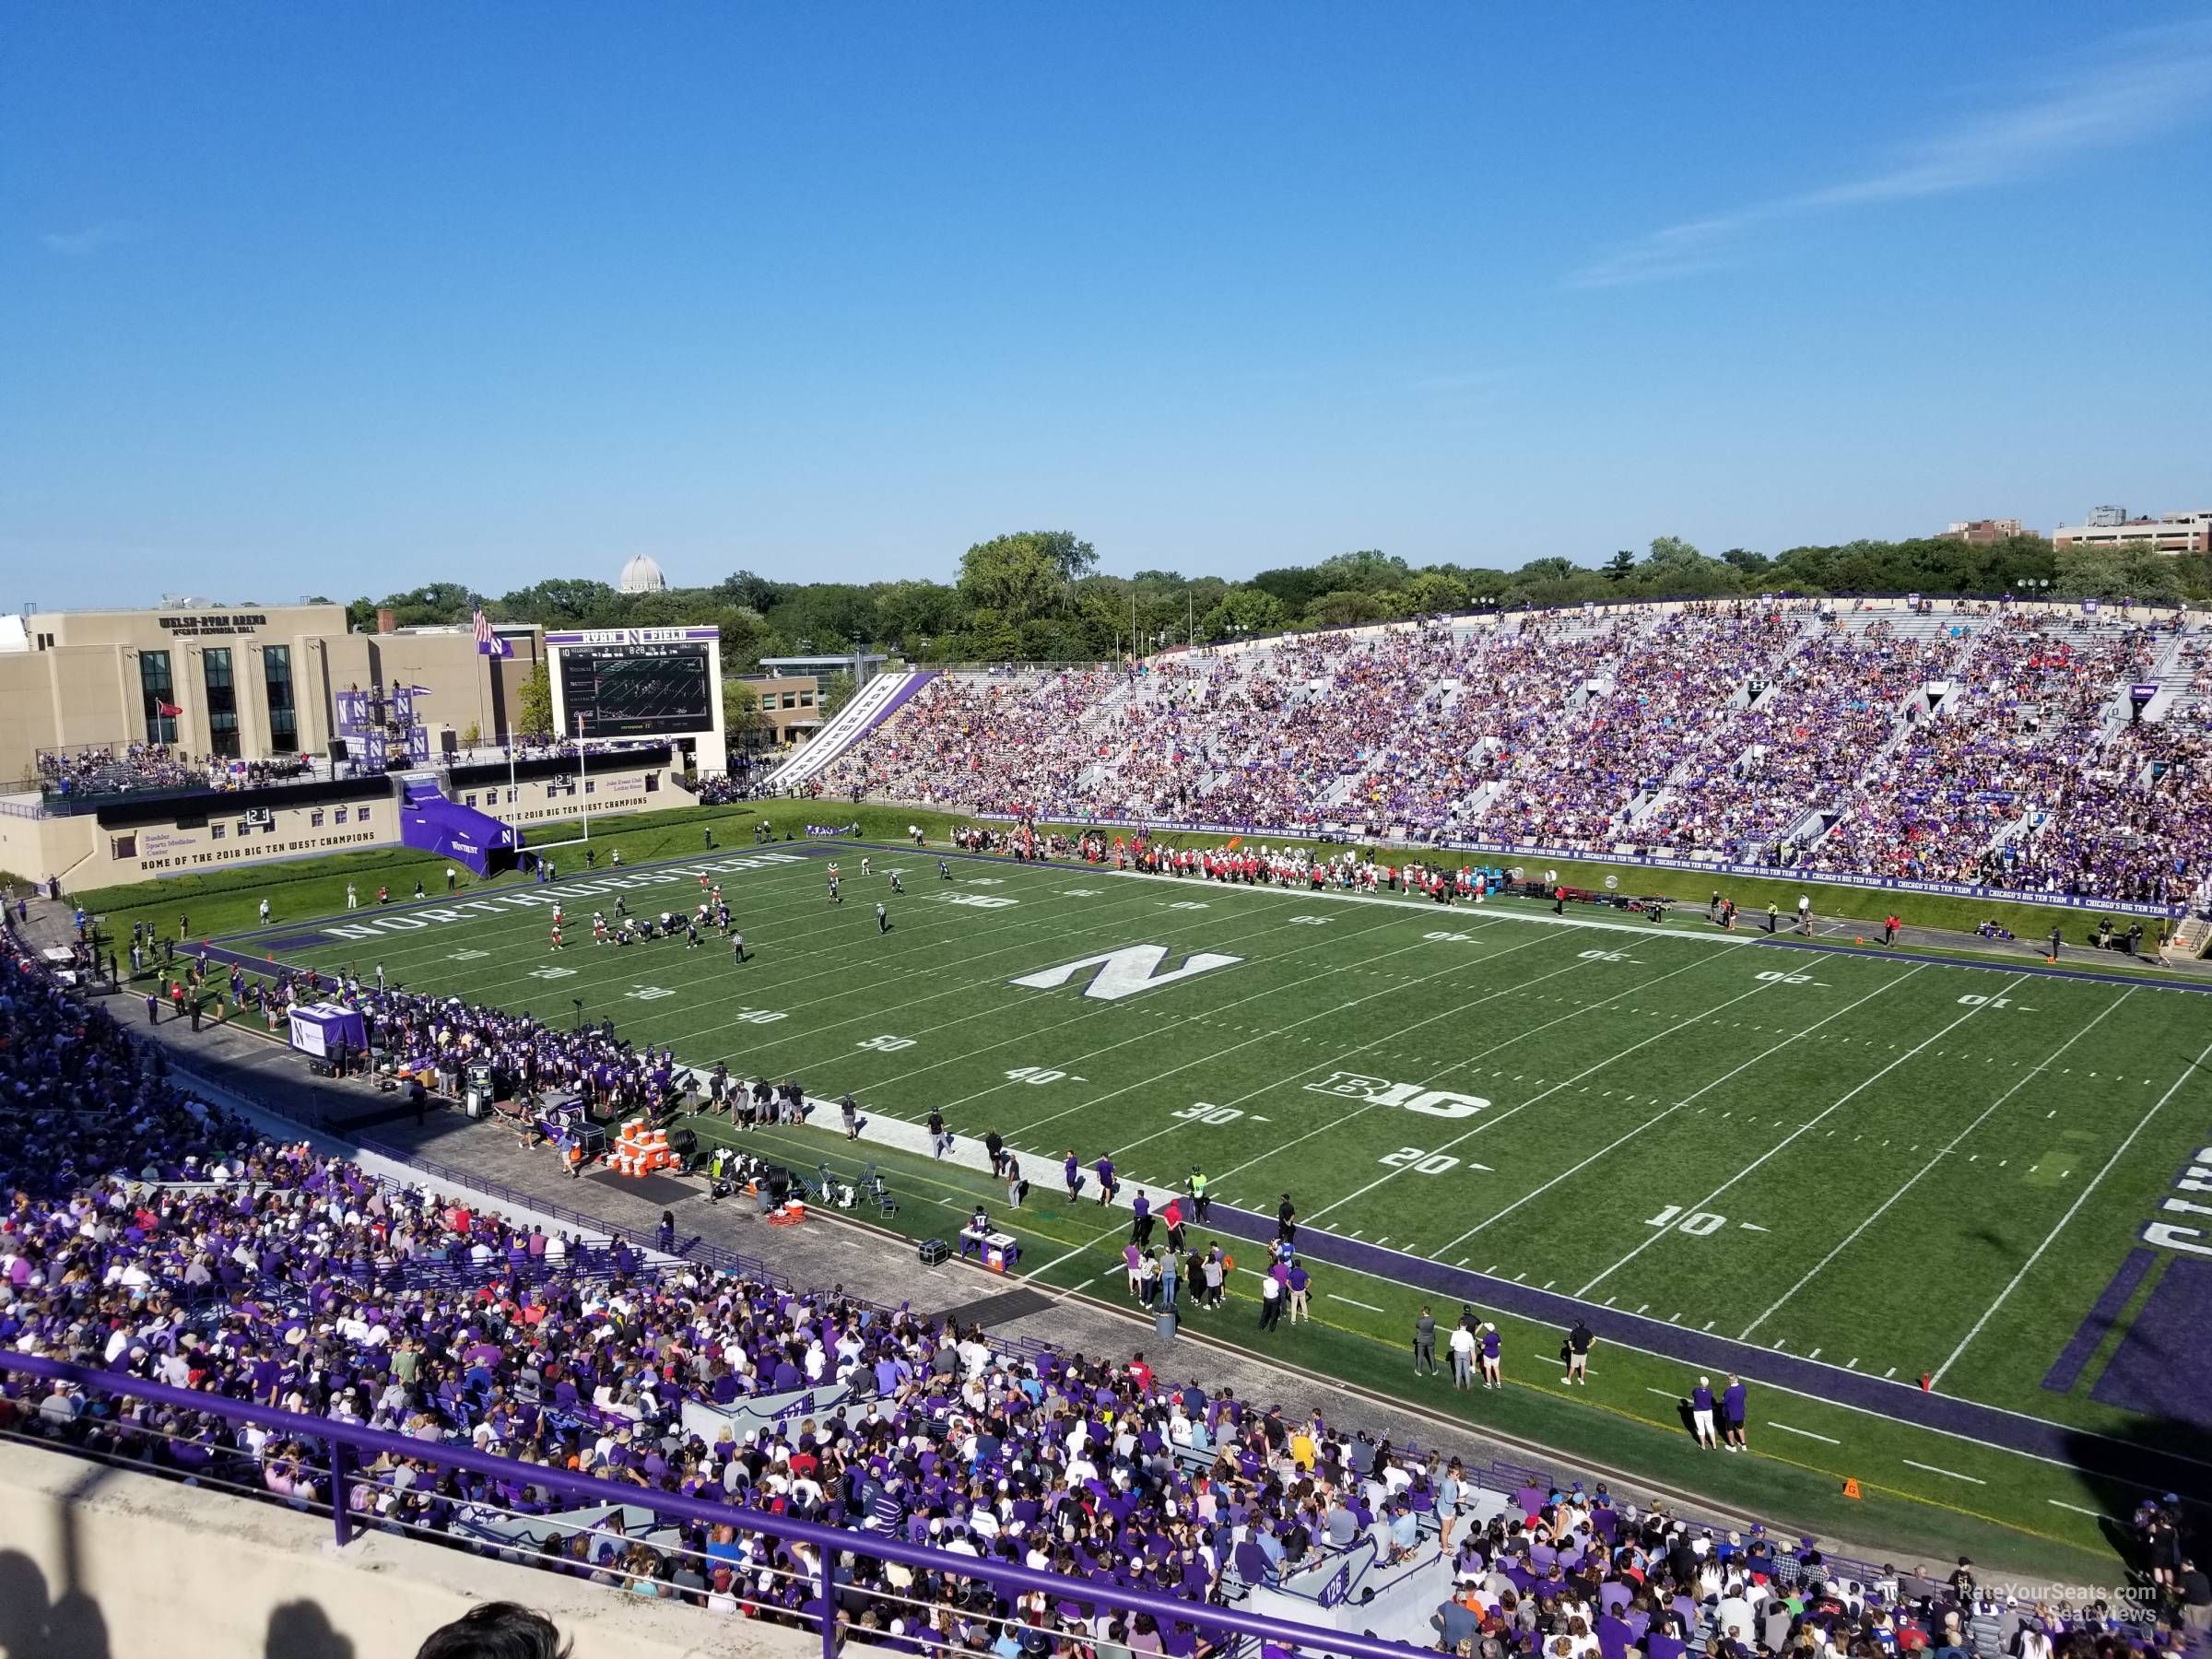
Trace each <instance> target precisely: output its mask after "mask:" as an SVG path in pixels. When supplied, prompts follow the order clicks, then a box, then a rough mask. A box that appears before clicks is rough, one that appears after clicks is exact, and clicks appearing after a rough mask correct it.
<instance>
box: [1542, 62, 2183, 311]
mask: <svg viewBox="0 0 2212 1659" xmlns="http://www.w3.org/2000/svg"><path fill="white" fill-rule="evenodd" d="M2208 76H2212V26H2208V25H2204V24H2188V25H2181V26H2177V27H2174V28H2171V29H2144V30H2137V31H2136V32H2133V33H2130V34H2127V35H2124V36H2122V37H2121V38H2120V39H2118V40H2116V41H2113V42H2112V43H2111V45H2110V46H2109V47H2108V48H2107V49H2106V50H2105V51H2104V52H2102V53H2098V54H2096V56H2095V58H2094V60H2093V61H2092V62H2090V63H2089V64H2088V65H2087V66H2086V67H2080V68H2076V69H2074V70H2071V71H2069V72H2068V73H2067V74H2066V75H2065V76H2063V77H2059V76H2054V77H2053V78H2052V79H2051V80H2049V81H2048V82H2047V83H2046V84H2045V86H2044V88H2043V90H2042V92H2041V96H2040V97H2038V98H2037V99H2036V100H2035V101H2033V102H2030V103H2024V104H2020V105H2018V106H2017V107H2015V108H2012V109H2008V110H1999V111H1994V112H1990V113H1988V114H1985V115H1982V116H1979V117H1977V118H1975V119H1973V120H1971V121H1969V122H1966V123H1964V124H1960V125H1959V126H1957V127H1954V128H1952V129H1951V130H1950V131H1948V132H1947V133H1943V134H1940V135H1935V136H1933V137H1930V138H1927V139H1924V140H1923V141H1922V142H1920V143H1918V144H1916V145H1914V146H1912V147H1910V148H1908V149H1906V150H1904V151H1903V152H1902V153H1900V154H1899V155H1897V156H1895V157H1894V158H1892V159H1890V160H1889V161H1888V164H1887V165H1884V166H1879V167H1876V168H1874V169H1872V170H1871V171H1867V172H1866V173H1865V174H1864V175H1863V176H1861V177H1859V178H1855V179H1846V180H1844V181H1842V182H1839V183H1835V184H1830V185H1825V186H1822V187H1820V188H1818V189H1814V190H1806V191H1801V192H1799V193H1797V194H1794V195H1787V196H1781V197H1778V198H1776V199H1775V200H1772V201H1769V202H1759V203H1754V204H1753V205H1751V206H1747V207H1742V208H1738V209H1736V210H1735V211H1733V212H1729V213H1721V214H1715V215H1712V216H1710V217H1707V218H1697V219H1690V220H1687V221H1685V222H1684V223H1681V224H1678V225H1669V226H1667V227H1665V229H1659V230H1654V231H1653V232H1651V233H1650V234H1649V235H1646V236H1643V237H1641V238H1639V239H1637V240H1636V241H1631V242H1630V243H1628V244H1627V245H1625V246H1623V247H1621V248H1619V249H1618V250H1616V251H1615V252H1613V253H1609V254H1607V255H1606V256H1605V257H1604V258H1601V259H1598V260H1595V261H1594V262H1592V263H1591V264H1589V265H1584V266H1583V267H1582V268H1581V269H1580V270H1578V271H1575V272H1573V273H1571V275H1570V276H1569V277H1568V278H1567V284H1568V286H1569V287H1571V288H1621V287H1626V286H1628V285H1630V284H1632V283H1642V282H1663V281H1666V280H1669V279H1671V278H1675V277H1690V276H1695V275H1697V274H1699V273H1700V272H1703V271H1712V270H1718V269H1721V268H1723V267H1724V266H1726V265H1731V264H1734V263H1735V260H1736V259H1737V258H1738V257H1740V255H1741V253H1742V252H1743V250H1744V246H1745V243H1746V241H1747V233H1748V232H1750V231H1752V230H1754V229H1759V228H1760V227H1763V226H1766V225H1770V224H1772V223H1774V222H1776V221H1778V220H1783V219H1788V218H1799V217H1802V216H1805V215H1808V214H1814V213H1824V212H1832V211H1835V210H1838V209H1842V208H1852V207H1865V206H1877V205H1879V204H1881V203H1884V202H1900V201H1910V200H1912V199H1915V198H1918V197H1923V196H1935V195H1949V194H1956V193H1958V192H1960V191H1967V190H1983V189H1988V188H1990V187H1992V186H1994V185H1998V184H2003V183H2006V182H2010V181H2012V180H2015V179H2018V178H2023V177H2026V176H2028V175H2030V174H2031V173H2033V172H2035V171H2039V170H2040V169H2042V168H2046V167H2049V166H2052V165H2054V164H2056V163H2057V162H2058V161H2060V160H2063V159H2065V158H2067V157H2069V156H2073V155H2077V154H2079V153H2081V152H2083V151H2087V150H2092V149H2101V148H2110V147H2114V146H2118V145H2123V144H2136V143H2141V142H2143V141H2145V140H2147V139H2149V138H2152V137H2155V136H2157V135H2159V134H2161V133H2165V132H2168V131H2170V130H2171V129H2172V128H2174V127H2177V126H2180V125H2182V124H2184V123H2186V122H2190V121H2194V120H2199V119H2202V118H2203V117H2204V116H2205V115H2206V114H2207V113H2212V106H2207V104H2206V100H2205V96H2204V88H2205V86H2206V80H2207V77H2208Z"/></svg>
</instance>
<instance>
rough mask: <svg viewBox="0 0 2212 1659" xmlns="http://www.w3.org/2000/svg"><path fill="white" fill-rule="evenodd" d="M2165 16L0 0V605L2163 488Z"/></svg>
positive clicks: (2181, 49)
mask: <svg viewBox="0 0 2212 1659" xmlns="http://www.w3.org/2000/svg"><path fill="white" fill-rule="evenodd" d="M2207 85H2212V9H2208V8H2206V7H2205V6H2195V7H2160V6H2153V5H2144V6H2128V7H2092V6H2020V5H1991V6H1935V7H1928V6H1901V5H1900V6H1880V5H1859V6H1846V7H1810V6H1741V7H1731V6H1697V7H1687V8H1686V7H1659V6H1576V7H1564V6H1530V7H1524V8H1519V9H1507V8H1503V7H1497V6H1470V5H1455V6H1418V5H1405V6H1300V5H1294V4H1285V5H1273V6H1239V5H1218V6H1150V5H1143V4H1111V5H1094V6H1045V5H1041V4H1027V5H995V4H988V3H983V0H977V3H973V4H962V5H957V6H954V5H927V4H919V5H915V4H910V5H900V6H889V5H886V6H851V5H834V4H823V5H809V6H719V5H714V6H710V5H703V4H702V5H697V6H678V5H651V4H644V5H638V6H603V5H590V6H583V5H577V6H566V5H560V4H553V3H545V4H533V5H528V6H524V5H515V6H501V5H492V4H477V5H467V4H464V5H458V6H448V5H427V4H426V5H405V4H394V5H384V4H377V5H369V4H360V5H347V4H340V3H333V4H327V5H315V6H295V5H290V4H283V5H276V4H272V5H252V4H243V3H241V4H234V5H228V6H213V7H207V6H147V5H130V6H102V5H99V4H93V3H87V4H53V5H44V6H40V5H24V6H10V7H7V8H6V9H5V10H4V11H0V590H4V591H0V608H7V609H13V608H15V607H16V606H17V605H18V603H19V602H20V601H22V600H24V599H35V600H37V601H39V602H40V603H41V604H42V605H44V606H47V607H49V608H53V607H57V606H68V605H81V604H92V603H104V604H124V603H135V602H140V601H148V600H151V599H152V598H154V597H155V596H157V595H158V594H159V593H160V592H162V591H163V590H165V589H166V590H177V589H189V590H191V591H194V592H200V593H208V594H216V595H218V596H221V597H227V598H231V599H241V598H249V597H251V598H258V599H261V600H263V601H265V602H267V601H270V600H273V599H277V598H283V597H289V596H292V595H294V594H299V593H305V592H308V591H311V590H321V591H326V592H329V593H331V594H335V595H337V596H340V597H344V596H347V595H349V594H355V593H361V592H371V593H377V594H382V593H383V592H385V591H388V590H392V589H395V588H400V587H406V586H410V585H413V584H415V583H418V582H428V581H432V580H440V579H453V580H460V581H464V582H470V583H472V584H474V585H476V586H477V587H480V588H482V589H484V590H486V591H489V592H499V591H502V590H504V589H507V588H509V587H512V586H516V585H520V584H522V583H524V582H529V581H532V580H535V578H537V577H539V576H542V575H547V574H559V575H596V576H604V577H607V578H610V579H611V577H612V575H613V574H614V572H615V571H616V570H617V569H618V566H619V565H620V563H621V561H622V560H623V559H624V558H626V557H627V556H628V555H629V554H630V553H632V552H638V551H643V552H649V553H651V554H653V556H654V557H655V558H657V559H660V560H661V562H662V563H663V564H664V565H665V567H666V568H667V570H668V571H669V573H670V576H671V578H672V579H673V580H676V581H678V582H712V581H714V580H717V579H719V578H720V577H721V576H723V575H724V574H726V573H727V572H728V571H731V570H733V569H735V568H738V567H740V566H749V567H751V568H754V569H757V570H759V571H762V572H763V573H766V574H771V575H779V576H786V577H791V578H796V579H808V578H827V577H837V578H843V579H850V580H870V579H874V578H877V577H896V576H910V575H929V576H937V577H947V576H949V574H950V573H951V571H952V570H953V568H954V565H955V562H956V560H957V559H958V556H959V552H960V550H961V549H962V548H963V547H966V546H967V545H968V543H970V542H971V541H973V540H976V539H979V538H981V537H982V536H986V535H993V534H995V533H997V532H1000V531H1003V530H1011V529H1025V528H1041V527H1066V528H1070V529H1074V530H1076V531H1077V532H1079V533H1081V534H1082V535H1086V536H1088V537H1089V538H1090V539H1091V540H1092V541H1094V542H1095V543H1096V544H1097V546H1098V547H1099V549H1100V554H1101V557H1102V559H1103V561H1104V564H1105V566H1106V568H1108V569H1110V570H1115V571H1133V570H1136V569H1140V568H1152V567H1171V568H1178V569H1182V570H1184V571H1202V570H1210V571H1220V572H1223V573H1226V574H1231V575H1240V574H1248V573H1250V572H1251V571H1254V570H1257V569H1260V568H1263V567H1265V566H1267V565H1271V564H1278V563H1284V562H1291V561H1304V560H1310V559H1319V558H1323V557H1325V556H1327V555H1329V554H1331V553H1334V552H1337V551H1341V550H1343V549H1346V548H1350V547H1382V548H1385V549H1387V550H1389V551H1391V552H1394V553H1398V554H1402V555H1404V556H1405V557H1406V558H1408V559H1413V560H1415V561H1417V562H1426V561H1429V560H1434V559H1454V560H1458V561H1461V562H1465V563H1473V564H1498V565H1507V566H1511V565H1515V564H1519V563H1521V562H1523V561H1524V560H1526V559H1531V558H1534V557H1537V556H1539V555H1544V554H1551V553H1563V554H1566V555H1568V556H1570V557H1572V558H1576V559H1583V560H1585V561H1587V560H1594V559H1603V558H1604V557H1605V556H1606V554H1608V553H1609V552H1610V551H1611V550H1612V549H1613V548H1615V547H1625V546H1640V545H1641V544H1642V543H1644V542H1646V541H1648V540H1649V539H1650V538H1651V537H1652V536H1653V535H1660V534H1678V535H1687V536H1688V537H1689V538H1690V539H1691V540H1693V541H1695V542H1697V543H1699V544H1700V546H1703V547H1707V548H1708V549H1709V550H1718V549H1719V548H1722V547H1728V546H1732V545H1742V546H1747V547H1759V548H1763V549H1766V550H1768V551H1773V550H1777V549H1779V548H1781V547H1787V546H1790V545H1793V544H1795V543H1798V542H1805V541H1830V540H1841V539H1845V538H1849V537H1851V536H1854V535H1909V534H1915V533H1921V532H1924V531H1927V530H1930V529H1934V528H1938V527H1940V526H1941V524H1943V523H1945V522H1946V521H1947V520H1948V519H1951V518H1954V517H1966V516H1979V515H2003V516H2014V515H2017V516H2019V517H2022V518H2025V519H2026V520H2027V521H2028V522H2029V523H2030V525H2032V526H2034V527H2037V528H2041V529H2048V528H2049V527H2050V526H2051V525H2052V524H2056V523H2061V522H2070V521H2072V520H2075V519H2076V518H2077V517H2078V515H2079V514H2080V513H2081V512H2083V511H2084V510H2085V509H2087V508H2088V507H2090V506H2092V505H2094V504H2097V503H2100V502H2106V501H2114V502H2121V503H2124V504H2126V505H2128V506H2129V507H2131V508H2135V509H2137V510H2147V511H2154V512H2155V511H2167V510H2172V509H2177V508H2184V507H2188V508H2194V507H2201V506H2206V505H2212V476H2208V475H2212V462H2208V457H2212V444H2207V441H2206V432H2207V428H2206V414H2205V406H2206V390H2205V389H2206V384H2207V370H2208V369H2212V275H2208V273H2212V257H2208V256H2212V214H2208V213H2207V212H2206V204H2207V201H2212V188H2208V187H2212V100H2207V98H2206V93H2205V88H2206V86H2207Z"/></svg>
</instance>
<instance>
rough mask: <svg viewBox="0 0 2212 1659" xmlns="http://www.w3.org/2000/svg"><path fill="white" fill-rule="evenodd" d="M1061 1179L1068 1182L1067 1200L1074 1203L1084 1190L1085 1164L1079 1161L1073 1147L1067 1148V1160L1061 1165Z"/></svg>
mask: <svg viewBox="0 0 2212 1659" xmlns="http://www.w3.org/2000/svg"><path fill="white" fill-rule="evenodd" d="M1060 1179H1061V1180H1063V1181H1065V1182H1067V1201H1068V1202H1069V1203H1070V1204H1073V1203H1074V1202H1075V1201H1076V1194H1077V1193H1079V1192H1081V1191H1082V1190H1083V1166H1082V1164H1081V1163H1079V1162H1077V1159H1076V1149H1075V1148H1074V1147H1069V1148H1068V1149H1067V1161H1066V1162H1065V1163H1064V1164H1062V1165H1061V1166H1060Z"/></svg>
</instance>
